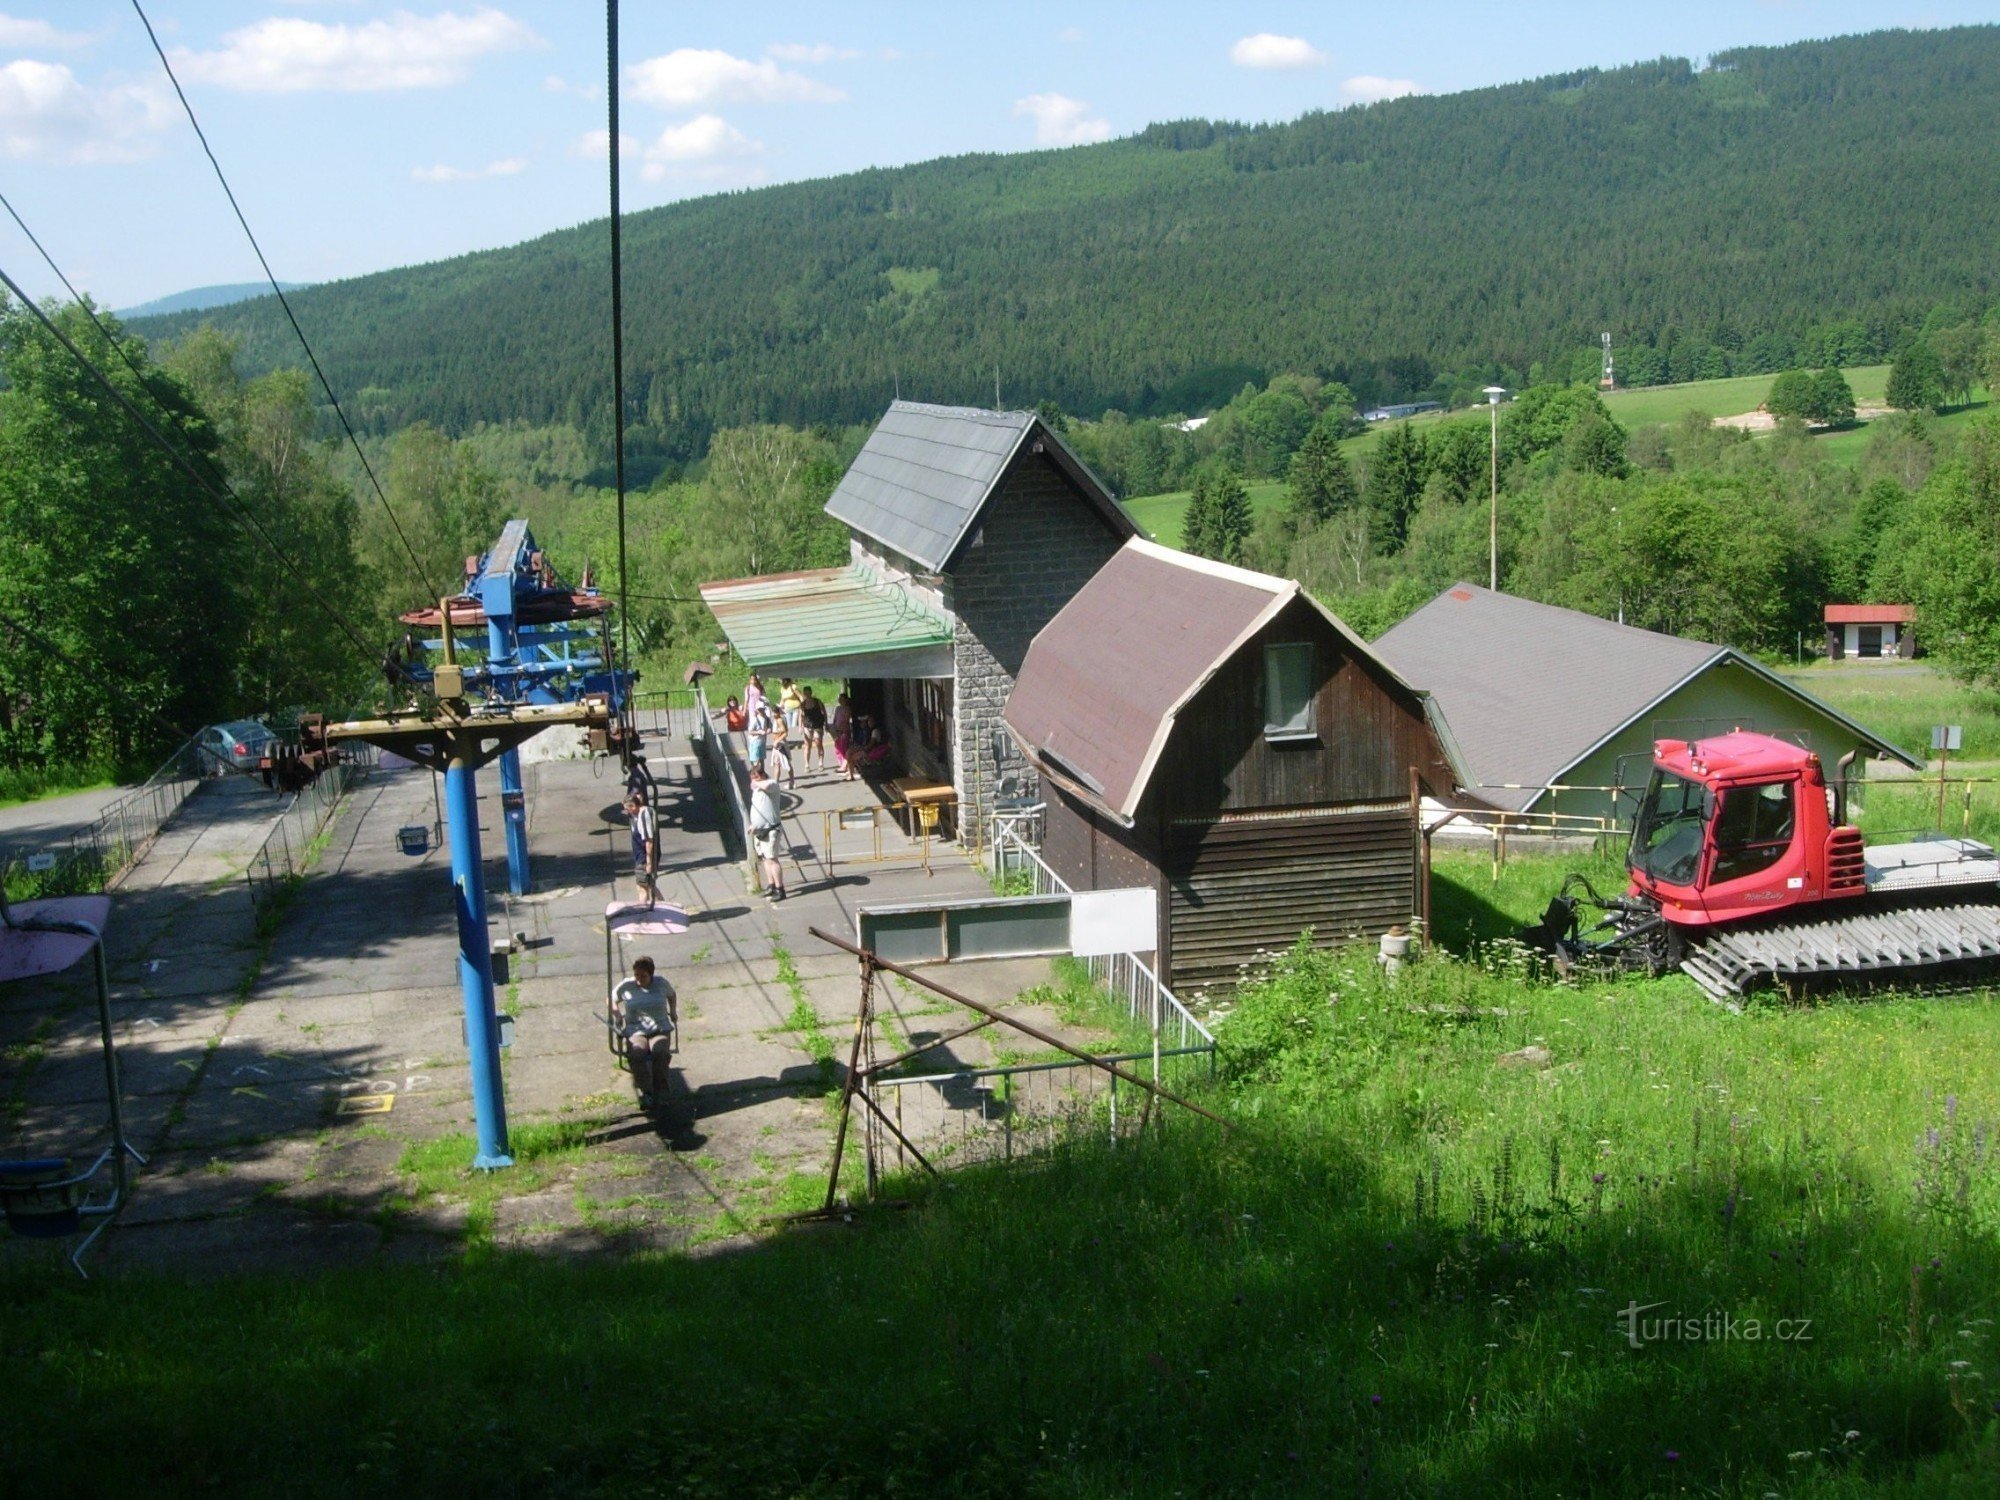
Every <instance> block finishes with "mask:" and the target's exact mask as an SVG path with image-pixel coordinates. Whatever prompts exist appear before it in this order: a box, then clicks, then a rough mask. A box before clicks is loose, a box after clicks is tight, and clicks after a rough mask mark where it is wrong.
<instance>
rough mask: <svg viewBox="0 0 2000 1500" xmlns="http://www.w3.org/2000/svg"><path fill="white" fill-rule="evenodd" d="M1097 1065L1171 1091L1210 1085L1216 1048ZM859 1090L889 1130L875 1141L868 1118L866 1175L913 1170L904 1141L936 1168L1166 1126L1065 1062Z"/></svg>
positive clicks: (1133, 1092) (933, 1075) (962, 1072)
mask: <svg viewBox="0 0 2000 1500" xmlns="http://www.w3.org/2000/svg"><path fill="white" fill-rule="evenodd" d="M1098 1061H1099V1062H1104V1063H1113V1064H1116V1065H1118V1066H1120V1067H1124V1068H1127V1069H1129V1070H1130V1071H1132V1072H1134V1073H1136V1074H1137V1075H1138V1076H1140V1077H1142V1078H1145V1079H1146V1080H1147V1081H1148V1082H1153V1083H1161V1084H1175V1083H1179V1082H1182V1081H1185V1080H1187V1079H1190V1078H1195V1077H1201V1078H1207V1077H1210V1076H1212V1075H1213V1074H1214V1071H1215V1049H1214V1047H1213V1046H1212V1045H1211V1046H1199V1047H1174V1048H1169V1049H1166V1050H1164V1051H1162V1052H1160V1053H1159V1054H1158V1056H1157V1057H1156V1056H1155V1055H1154V1054H1153V1053H1151V1052H1122V1053H1116V1054H1111V1055H1107V1056H1104V1057H1101V1058H1100V1059H1098ZM863 1088H864V1089H865V1091H866V1092H867V1094H868V1096H869V1098H870V1099H871V1100H872V1101H873V1103H874V1104H875V1106H876V1107H878V1108H879V1109H880V1110H881V1112H882V1115H883V1116H885V1117H887V1118H888V1119H889V1120H891V1121H893V1122H894V1124H895V1127H896V1128H895V1131H894V1132H887V1131H885V1132H883V1133H882V1134H881V1135H879V1136H877V1135H875V1134H873V1129H874V1127H875V1121H876V1117H875V1116H874V1115H873V1114H872V1113H871V1114H870V1115H868V1116H866V1117H865V1118H866V1120H867V1125H868V1127H869V1128H870V1131H871V1134H870V1135H869V1137H868V1138H867V1139H866V1140H865V1141H864V1145H865V1146H866V1148H867V1149H868V1152H869V1164H870V1166H871V1168H873V1167H875V1166H876V1164H877V1163H878V1162H879V1163H880V1165H881V1166H882V1167H884V1168H886V1167H888V1166H889V1165H890V1164H891V1162H892V1161H893V1165H894V1166H895V1167H896V1168H897V1169H899V1170H901V1169H907V1168H908V1167H910V1166H912V1165H914V1163H913V1162H912V1161H911V1159H910V1158H909V1156H908V1154H907V1152H906V1149H905V1145H904V1142H905V1141H906V1140H907V1141H910V1142H913V1143H915V1144H917V1145H918V1146H919V1148H920V1149H921V1150H922V1151H923V1152H924V1153H925V1155H926V1156H927V1157H928V1158H929V1159H930V1161H931V1162H932V1164H933V1165H934V1166H939V1167H943V1166H948V1165H949V1166H967V1165H970V1164H972V1163H974V1162H982V1161H1012V1160H1014V1159H1015V1158H1016V1157H1023V1156H1033V1155H1038V1154H1046V1153H1048V1152H1050V1151H1054V1150H1057V1149H1060V1148H1061V1147H1063V1146H1065V1145H1069V1144H1071V1143H1073V1142H1078V1141H1083V1140H1087V1139H1091V1138H1101V1139H1109V1140H1111V1141H1112V1142H1114V1143H1115V1142H1118V1141H1121V1140H1126V1139H1130V1138H1132V1137H1134V1136H1136V1135H1138V1134H1139V1133H1140V1132H1141V1131H1142V1130H1144V1129H1145V1128H1147V1126H1148V1125H1149V1124H1150V1126H1151V1127H1152V1128H1155V1129H1158V1128H1161V1127H1163V1126H1164V1125H1165V1123H1166V1120H1167V1118H1168V1116H1169V1115H1170V1114H1171V1113H1172V1111H1169V1110H1162V1109H1160V1108H1158V1107H1157V1105H1153V1106H1151V1107H1150V1108H1149V1099H1148V1095H1147V1094H1146V1093H1145V1091H1144V1090H1142V1089H1139V1088H1136V1087H1134V1086H1133V1085H1131V1084H1129V1083H1124V1082H1122V1081H1121V1080H1120V1079H1119V1077H1118V1076H1117V1075H1116V1074H1115V1073H1110V1072H1106V1071H1105V1070H1104V1069H1103V1068H1101V1067H1098V1066H1096V1065H1094V1064H1091V1063H1086V1062H1081V1061H1077V1060H1075V1059H1070V1058H1065V1059H1062V1060H1060V1061H1052V1062H1031V1063H1008V1064H996V1065H995V1066H993V1067H988V1068H957V1069H953V1070H952V1071H950V1072H928V1073H917V1074H911V1075H907V1076H903V1075H885V1076H882V1077H876V1078H871V1079H869V1080H867V1082H866V1083H865V1084H864V1085H863ZM871 1175H872V1174H871Z"/></svg>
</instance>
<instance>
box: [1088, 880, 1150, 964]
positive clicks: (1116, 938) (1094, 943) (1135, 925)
mask: <svg viewBox="0 0 2000 1500" xmlns="http://www.w3.org/2000/svg"><path fill="white" fill-rule="evenodd" d="M1159 941H1160V893H1159V892H1158V891H1156V890H1153V889H1152V888H1151V887H1139V888H1135V889H1132V890H1125V891H1078V892H1077V893H1076V894H1075V895H1073V896H1071V897H1070V898H1069V951H1070V952H1071V953H1073V954H1075V955H1076V956H1077V957H1078V958H1098V957H1101V956H1103V955H1106V954H1111V953H1151V952H1152V951H1153V950H1154V949H1155V948H1156V947H1158V946H1159Z"/></svg>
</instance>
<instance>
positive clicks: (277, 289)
mask: <svg viewBox="0 0 2000 1500" xmlns="http://www.w3.org/2000/svg"><path fill="white" fill-rule="evenodd" d="M132 9H133V10H134V11H136V12H137V13H138V16H139V24H140V25H142V26H144V27H145V28H146V36H147V39H148V40H149V41H151V42H152V44H153V51H154V52H155V53H157V54H158V55H159V59H160V66H161V67H162V68H164V69H166V73H167V81H168V82H169V83H171V84H172V85H173V86H174V93H175V95H176V96H177V97H178V98H179V99H180V101H181V108H182V109H183V110H185V111H186V112H187V117H188V124H190V125H192V126H193V127H194V134H195V139H196V140H198V141H200V142H201V149H202V152H203V153H204V154H205V155H206V156H207V157H208V164H209V165H210V166H211V167H213V168H215V180H216V181H217V182H219V183H221V184H222V194H223V196H224V197H225V198H227V199H228V200H229V206H230V208H231V209H232V210H234V212H235V214H236V222H237V223H238V224H240V225H242V226H243V234H244V237H245V238H246V239H248V240H249V241H250V248H251V249H252V250H253V251H255V252H256V255H257V264H258V265H260V266H262V267H263V268H264V279H265V280H266V281H268V282H270V283H271V290H272V292H273V293H275V294H276V296H277V298H278V305H279V306H280V307H282V308H283V309H284V310H285V317H286V319H287V320H288V321H289V322H290V323H291V325H292V332H293V333H295V334H297V335H298V338H299V346H300V347H301V348H302V349H304V350H305V351H306V359H307V361H308V362H309V363H310V364H311V365H312V368H313V374H314V375H316V376H318V377H319V386H320V389H321V390H323V391H325V392H326V399H327V400H328V401H329V402H331V403H332V405H333V414H334V415H335V416H336V417H338V418H339V419H340V426H341V429H342V430H343V431H344V432H346V434H347V441H348V442H349V444H351V445H352V446H353V448H354V456H355V457H356V458H358V459H360V460H361V471H362V472H363V473H364V474H366V475H367V476H368V483H369V484H370V485H372V486H373V487H374V490H375V498H376V499H377V500H379V501H381V502H382V510H383V513H384V514H386V515H387V516H388V517H389V524H390V525H391V526H392V527H394V528H395V532H396V539H397V540H398V541H400V542H401V543H402V544H403V551H404V552H405V553H406V554H408V556H409V559H410V567H411V569H412V571H413V572H414V573H415V575H416V580H417V587H418V589H419V590H420V591H421V595H422V598H423V600H424V602H425V603H426V605H429V604H431V603H434V602H435V601H436V600H438V599H440V598H442V597H443V596H442V595H441V594H439V593H438V591H437V590H436V589H435V588H434V587H432V586H431V584H430V582H429V580H427V579H426V578H425V576H424V565H423V563H422V562H421V561H419V560H418V558H417V550H416V548H414V547H412V546H411V545H410V538H409V536H408V535H407V534H406V533H405V532H404V530H403V523H402V522H401V521H399V520H397V519H396V512H395V509H394V507H392V506H391V505H390V504H389V497H388V495H387V494H385V493H384V492H383V490H382V481H381V480H379V479H377V478H376V477H375V467H374V465H373V464H371V463H369V462H368V455H367V454H366V453H364V452H363V451H362V449H361V439H360V438H358V437H356V436H355V434H354V426H353V424H352V423H350V422H349V421H348V420H347V413H346V412H345V411H344V410H342V409H341V405H340V398H339V397H338V396H336V395H334V393H333V385H332V383H331V382H330V381H328V379H327V378H326V371H325V370H323V369H321V368H320V363H319V356H318V355H316V354H314V353H313V347H312V344H311V343H310V342H309V341H308V340H307V338H306V331H305V329H303V328H301V327H300V326H299V319H298V315H297V314H296V313H294V312H293V311H292V304H291V301H290V299H289V298H287V297H286V296H285V289H284V288H283V287H281V286H279V285H278V278H277V276H276V275H275V274H274V273H273V272H272V270H271V263H270V261H268V260H266V259H265V258H264V247H263V246H262V245H260V244H258V243H257V236H256V235H255V234H254V233H253V232H252V231H251V228H250V221H249V220H248V219H247V218H245V217H244V215H243V208H242V205H241V204H239V203H238V202H237V201H236V194H235V192H234V190H233V189H231V187H230V186H229V179H228V177H226V176H225V175H223V171H222V163H221V162H219V161H217V160H216V157H215V151H214V149H213V148H212V147H211V146H210V145H209V144H208V136H207V134H206V132H204V131H203V130H202V128H201V121H200V120H198V119H196V118H195V113H194V106H193V105H192V104H190V103H188V96H187V93H186V91H185V90H183V89H182V88H181V81H180V79H179V78H178V77H176V76H175V74H174V65H173V64H172V63H170V62H168V61H167V52H166V48H164V47H162V46H161V45H160V39H159V37H158V35H156V34H155V33H154V31H153V23H152V22H151V21H150V20H148V19H147V18H146V10H145V7H144V6H142V5H141V4H140V3H139V0H132Z"/></svg>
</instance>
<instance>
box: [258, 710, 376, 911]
mask: <svg viewBox="0 0 2000 1500" xmlns="http://www.w3.org/2000/svg"><path fill="white" fill-rule="evenodd" d="M341 755H342V759H341V760H340V761H338V762H336V763H335V764H334V765H331V766H329V767H327V769H326V770H324V771H322V772H320V774H319V775H318V776H316V777H314V778H313V780H312V782H311V783H310V784H309V785H308V786H307V787H306V788H305V790H303V791H301V792H299V793H298V794H296V795H295V796H294V797H293V798H292V800H291V804H290V805H289V806H288V807H286V808H285V810H284V811H283V812H282V813H280V814H279V815H278V821H277V822H276V823H274V824H272V825H271V831H270V832H269V833H268V834H266V835H265V836H264V842H263V843H261V844H259V845H258V846H257V851H256V852H255V853H254V854H252V855H251V856H250V862H249V863H248V864H247V865H245V866H244V867H243V878H244V880H245V882H246V883H248V885H249V887H250V904H251V905H252V906H254V907H256V908H257V910H258V911H260V912H261V911H263V910H264V909H265V908H266V907H267V906H268V905H269V904H270V903H271V902H272V901H273V900H274V899H276V898H277V896H278V895H279V894H281V893H282V892H283V891H285V890H286V889H287V888H288V887H289V886H291V885H292V883H293V882H295V881H297V880H298V879H299V878H300V877H302V876H303V875H304V874H305V873H306V870H307V869H308V868H309V867H310V865H311V864H312V861H313V858H314V857H315V855H316V854H317V850H316V849H315V848H314V840H316V839H317V838H318V837H319V834H320V831H321V830H322V829H323V828H325V827H326V825H327V823H328V822H329V821H330V820H331V819H332V817H333V814H334V811H335V809H337V808H338V807H339V806H340V799H341V798H342V797H344V796H346V795H347V791H348V788H349V787H351V786H353V785H354V783H355V782H357V781H359V780H360V779H361V778H362V777H363V776H366V775H367V774H368V773H369V772H370V771H371V770H373V769H374V768H375V764H376V761H377V751H376V749H375V747H374V746H373V745H368V744H362V743H359V742H356V743H353V744H351V745H348V746H344V747H342V750H341Z"/></svg>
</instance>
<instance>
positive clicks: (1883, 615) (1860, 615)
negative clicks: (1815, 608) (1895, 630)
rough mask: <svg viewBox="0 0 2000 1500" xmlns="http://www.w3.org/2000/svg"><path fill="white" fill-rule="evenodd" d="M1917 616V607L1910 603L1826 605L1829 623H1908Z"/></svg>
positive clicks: (1827, 621)
mask: <svg viewBox="0 0 2000 1500" xmlns="http://www.w3.org/2000/svg"><path fill="white" fill-rule="evenodd" d="M1916 618H1917V611H1916V609H1915V607H1914V606H1912V605H1908V604H1829V605H1828V606H1827V607H1826V623H1827V624H1829V625H1908V624H1910V623H1912V622H1913V621H1914V620H1915V619H1916Z"/></svg>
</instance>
